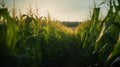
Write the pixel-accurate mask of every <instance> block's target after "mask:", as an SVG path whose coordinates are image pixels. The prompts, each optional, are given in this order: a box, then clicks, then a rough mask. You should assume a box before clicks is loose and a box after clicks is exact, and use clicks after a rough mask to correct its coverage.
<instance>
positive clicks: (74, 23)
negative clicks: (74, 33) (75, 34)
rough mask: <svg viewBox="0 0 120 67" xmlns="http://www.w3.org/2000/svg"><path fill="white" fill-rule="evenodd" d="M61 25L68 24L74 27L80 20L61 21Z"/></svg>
mask: <svg viewBox="0 0 120 67" xmlns="http://www.w3.org/2000/svg"><path fill="white" fill-rule="evenodd" d="M62 24H63V25H65V26H68V27H76V26H77V25H78V24H80V22H78V21H75V22H70V21H63V22H62Z"/></svg>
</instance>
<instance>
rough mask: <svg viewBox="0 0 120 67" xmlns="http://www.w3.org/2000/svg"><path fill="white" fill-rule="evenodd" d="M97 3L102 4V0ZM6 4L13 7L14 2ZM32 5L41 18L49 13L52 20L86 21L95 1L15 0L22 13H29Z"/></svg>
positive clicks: (7, 0)
mask: <svg viewBox="0 0 120 67" xmlns="http://www.w3.org/2000/svg"><path fill="white" fill-rule="evenodd" d="M1 1H2V0H0V2H1ZM96 1H97V3H100V1H101V0H96ZM5 2H7V7H9V8H12V7H13V0H5ZM30 4H31V8H32V10H33V11H35V9H36V4H37V6H38V8H39V16H46V15H47V11H49V13H50V16H51V17H52V19H56V20H60V21H84V20H86V19H87V18H88V15H89V7H91V6H92V5H93V0H15V7H16V10H19V9H20V10H21V11H22V13H27V11H28V9H29V7H30Z"/></svg>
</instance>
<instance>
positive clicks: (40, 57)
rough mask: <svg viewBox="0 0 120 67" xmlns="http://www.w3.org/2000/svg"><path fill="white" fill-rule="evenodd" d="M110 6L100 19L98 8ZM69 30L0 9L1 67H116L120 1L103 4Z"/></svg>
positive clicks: (119, 46) (56, 23)
mask: <svg viewBox="0 0 120 67" xmlns="http://www.w3.org/2000/svg"><path fill="white" fill-rule="evenodd" d="M103 4H109V5H108V8H109V9H108V12H107V14H106V16H105V17H104V18H103V19H100V11H101V8H100V7H99V6H100V5H103ZM100 5H99V6H98V7H94V8H93V10H92V16H91V18H90V19H89V20H87V21H85V22H83V23H81V24H79V25H78V26H77V27H75V29H74V30H72V29H71V28H69V27H66V26H65V25H63V24H62V23H61V22H60V21H56V20H51V18H50V16H49V14H48V16H47V17H38V16H37V15H36V14H32V13H29V14H22V15H20V16H17V17H14V16H11V15H10V12H9V10H8V8H5V7H4V5H1V7H0V67H119V65H120V0H108V1H105V2H102V3H101V4H100Z"/></svg>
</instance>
